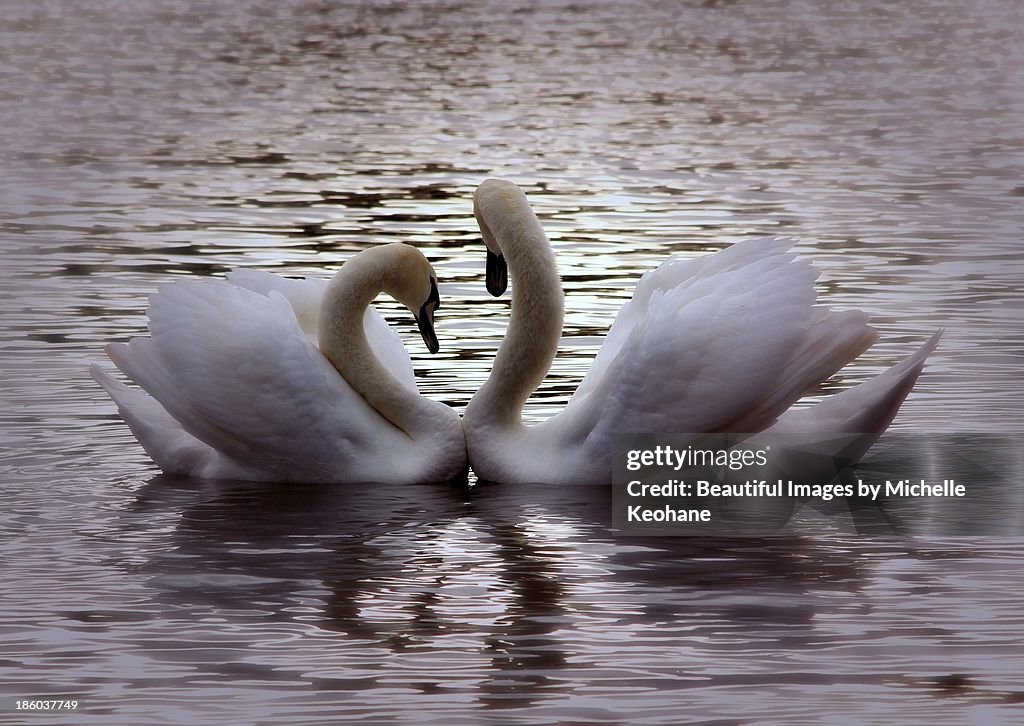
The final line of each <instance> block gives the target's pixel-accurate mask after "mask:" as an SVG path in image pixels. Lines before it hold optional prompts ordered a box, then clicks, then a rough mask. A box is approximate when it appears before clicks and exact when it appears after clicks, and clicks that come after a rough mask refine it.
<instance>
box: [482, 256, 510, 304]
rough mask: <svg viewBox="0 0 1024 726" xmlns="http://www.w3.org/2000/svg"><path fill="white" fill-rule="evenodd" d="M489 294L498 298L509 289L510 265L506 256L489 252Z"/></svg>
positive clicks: (487, 276) (487, 277) (487, 278)
mask: <svg viewBox="0 0 1024 726" xmlns="http://www.w3.org/2000/svg"><path fill="white" fill-rule="evenodd" d="M486 280H487V292H489V293H491V294H492V295H494V297H498V296H499V295H501V294H503V293H504V292H505V288H507V287H508V265H506V264H505V256H504V255H496V254H494V253H493V252H491V251H490V249H488V250H487V275H486Z"/></svg>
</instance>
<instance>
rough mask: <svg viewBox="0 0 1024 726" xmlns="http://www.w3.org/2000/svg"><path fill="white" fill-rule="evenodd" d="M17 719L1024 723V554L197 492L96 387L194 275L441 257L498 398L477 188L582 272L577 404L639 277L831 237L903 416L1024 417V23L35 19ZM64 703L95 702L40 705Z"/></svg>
mask: <svg viewBox="0 0 1024 726" xmlns="http://www.w3.org/2000/svg"><path fill="white" fill-rule="evenodd" d="M4 15H5V21H4V23H3V25H2V26H0V69H2V74H0V124H2V126H0V153H2V154H3V157H4V173H3V177H2V180H0V190H2V192H0V193H2V201H0V223H2V225H3V232H2V239H0V248H2V252H3V270H2V273H0V275H2V278H0V298H2V304H0V316H2V318H3V319H2V326H0V335H2V340H3V348H4V353H3V362H2V363H3V386H2V388H0V390H2V396H3V399H2V401H3V415H4V428H3V431H2V434H0V436H2V439H0V441H2V444H3V451H2V454H0V456H2V458H0V467H2V468H0V475H2V480H0V483H2V488H3V492H2V495H0V496H2V499H0V531H2V532H3V533H4V534H5V535H6V536H5V537H4V538H3V541H2V543H0V566H2V573H3V583H4V584H3V587H2V589H0V632H2V634H3V638H2V641H0V684H2V685H0V689H2V691H3V697H4V698H6V699H7V700H6V701H5V702H4V703H3V704H2V705H3V708H4V709H6V711H5V712H4V716H3V717H0V718H10V719H13V722H26V723H62V722H67V723H95V724H142V723H160V722H189V723H204V724H205V723H216V724H238V723H266V724H284V723H295V724H305V723H311V722H314V721H317V720H324V721H328V722H332V721H338V720H342V719H353V720H357V721H363V722H377V721H388V722H407V723H431V722H437V723H445V724H450V723H481V722H493V723H501V724H509V723H524V724H525V723H531V724H532V723H541V722H558V723H592V722H608V723H622V722H630V723H678V722H680V721H685V720H691V721H692V720H697V721H707V722H714V723H779V724H788V723H795V722H821V723H859V722H871V723H890V724H905V723H920V722H933V723H940V722H949V721H952V722H958V723H964V722H972V723H986V724H987V723H1000V722H1012V721H1016V722H1018V723H1019V722H1020V719H1021V718H1022V709H1024V676H1022V674H1024V639H1022V637H1021V632H1022V629H1024V615H1022V610H1024V607H1022V606H1024V595H1022V592H1024V542H1022V540H1021V539H1020V538H1014V539H1005V538H1004V539H985V538H971V539H964V538H961V539H920V538H919V539H909V540H908V539H899V540H895V539H890V540H885V539H871V538H857V537H854V536H849V535H846V534H841V533H835V534H820V535H813V536H798V535H794V536H790V537H787V538H776V539H761V540H750V539H747V540H722V539H718V540H712V539H706V538H676V539H649V538H632V539H625V538H620V537H615V536H613V535H612V534H611V533H610V532H609V531H608V521H609V517H610V502H609V493H608V491H607V488H603V487H602V488H597V489H594V490H583V489H574V490H572V491H561V490H557V489H553V488H544V487H523V488H517V489H514V488H510V487H500V486H479V487H476V488H474V489H473V490H471V491H470V492H469V493H466V492H464V491H462V490H460V489H457V488H454V487H451V488H449V487H416V488H414V489H409V488H403V487H373V488H371V489H368V490H363V489H359V488H355V487H312V486H311V487H287V488H286V487H279V486H268V485H251V484H237V483H235V484H231V483H225V482H203V481H181V480H168V479H164V478H162V477H161V476H159V472H157V471H156V470H155V468H154V467H153V466H152V464H151V463H150V462H149V461H148V459H147V458H146V456H145V454H144V453H143V452H142V450H141V448H140V447H139V446H138V445H137V444H136V443H135V442H134V440H133V439H132V437H131V435H130V433H129V432H128V430H127V427H126V426H124V424H123V423H121V422H120V420H119V419H118V418H117V416H116V414H115V413H114V408H113V405H112V404H111V403H110V402H109V401H108V400H107V399H106V398H105V397H104V395H103V393H102V392H101V391H100V390H99V389H98V387H96V386H95V385H94V384H93V383H92V382H91V380H89V379H88V377H87V375H86V372H85V366H86V364H87V363H88V362H89V361H96V360H100V359H101V358H102V351H101V345H102V343H104V342H105V341H110V340H127V339H128V338H130V337H132V336H135V335H139V334H141V333H143V332H144V330H145V308H146V298H147V295H149V294H150V293H152V292H153V291H154V290H155V289H156V287H157V286H158V285H159V284H161V283H163V282H166V281H168V280H172V279H177V278H181V277H183V276H202V275H220V274H223V273H224V272H225V271H226V270H229V269H232V268H235V267H244V266H251V267H257V268H261V269H269V270H273V271H275V272H279V273H283V274H289V275H319V276H327V275H330V274H331V272H332V271H333V270H334V269H336V268H337V266H338V265H339V264H340V263H341V262H343V261H344V260H345V259H347V258H348V257H350V256H351V255H352V254H354V253H355V252H357V251H358V250H360V249H363V248H365V247H366V246H368V245H372V244H377V243H380V242H384V241H394V240H403V241H407V242H411V243H414V244H416V245H418V246H419V247H420V248H421V249H423V250H424V252H425V253H426V254H427V255H428V257H430V259H431V260H432V262H433V263H434V266H435V268H436V269H437V271H438V274H439V277H440V278H441V282H442V284H441V295H442V305H443V306H442V309H441V310H440V312H439V314H438V320H437V330H438V336H439V338H440V342H441V346H442V351H441V353H440V354H438V355H437V356H429V355H428V354H426V352H425V351H424V350H423V348H422V345H421V344H420V343H419V341H418V336H417V335H416V334H415V332H414V330H413V328H412V326H411V325H409V324H408V321H407V317H408V314H407V313H405V312H404V311H400V310H398V309H397V306H396V305H395V304H393V303H391V302H387V301H382V303H381V308H382V309H383V311H384V312H385V313H386V315H387V316H388V319H389V320H390V321H391V322H392V323H393V324H395V325H397V326H399V328H400V330H401V331H402V333H403V335H404V336H405V338H406V340H407V341H408V342H409V345H410V348H412V351H413V357H414V362H415V365H416V369H417V374H418V376H419V381H420V385H421V390H422V391H423V392H424V393H425V394H427V395H429V396H432V397H434V398H436V399H438V400H442V401H445V402H447V403H450V404H451V405H452V406H454V407H456V408H457V409H461V408H462V407H463V406H464V405H465V403H466V402H467V401H468V399H469V397H470V396H471V395H472V394H473V392H474V391H475V390H476V389H477V387H478V386H479V384H480V383H481V382H482V381H483V380H484V378H485V377H486V375H487V372H488V370H489V367H490V363H491V360H492V357H493V352H494V350H495V348H496V346H497V343H498V341H499V340H500V338H501V336H502V334H503V330H504V325H505V322H506V320H507V316H508V304H509V302H508V300H507V299H500V300H495V299H492V298H490V297H489V296H488V295H487V294H486V293H485V292H484V288H483V263H484V259H483V258H484V255H483V247H482V245H481V244H480V242H479V235H478V232H477V231H476V226H475V224H474V221H473V219H472V214H471V195H472V192H473V189H474V188H475V187H476V185H477V184H479V183H480V182H481V181H482V180H483V179H485V178H487V177H490V176H499V177H503V178H507V179H511V180H514V181H516V182H518V183H520V184H521V185H522V186H523V187H524V188H525V189H526V190H527V193H528V194H529V196H530V199H531V201H532V202H533V204H534V206H535V208H536V209H537V211H538V213H539V214H540V216H541V218H542V221H543V223H544V225H545V227H546V229H547V230H548V233H549V235H550V237H551V239H552V242H553V243H554V245H555V247H556V251H557V253H558V259H559V264H560V266H561V271H562V274H563V277H564V280H565V287H566V293H567V302H566V307H567V317H566V329H565V339H564V341H563V346H562V351H561V353H560V355H559V358H558V359H557V360H556V363H555V366H554V368H553V370H552V374H551V375H550V376H549V378H548V380H547V381H546V382H545V385H544V386H543V388H542V389H541V390H540V391H539V393H538V394H537V396H536V397H535V398H534V400H533V401H532V402H531V404H530V407H529V409H528V412H527V413H528V416H529V417H530V418H531V419H534V420H537V419H542V418H544V417H545V416H546V415H548V414H549V413H550V412H552V411H555V410H558V408H559V407H560V406H561V405H563V404H564V402H565V401H566V400H567V398H568V396H569V395H570V393H571V391H572V390H573V388H574V387H575V385H576V382H578V380H579V379H580V378H581V376H582V374H583V372H584V371H585V370H586V367H587V365H588V361H589V360H590V358H591V357H592V356H593V354H594V351H595V350H596V348H597V346H598V345H599V344H600V341H601V337H602V336H603V334H604V332H605V330H606V329H607V327H608V325H609V324H610V322H611V319H612V317H613V315H614V313H615V311H616V310H617V308H618V306H619V305H620V304H621V303H622V301H623V300H624V299H626V298H627V297H628V296H629V294H630V291H631V289H632V286H633V285H634V283H635V280H636V279H637V277H638V276H639V274H640V273H641V272H642V271H643V270H646V269H648V268H650V267H652V266H654V265H656V264H658V262H659V261H660V260H661V259H663V258H664V257H665V256H666V255H668V254H671V253H682V254H693V255H697V254H702V253H705V252H708V251H713V250H716V249H720V248H722V247H723V246H724V245H727V244H729V243H732V242H735V241H738V240H740V239H744V238H747V237H753V236H760V235H765V234H787V235H793V236H795V237H796V238H798V239H799V240H800V244H799V251H800V252H801V254H803V255H805V256H807V257H808V258H810V259H811V260H812V261H813V263H814V264H815V265H816V266H817V267H818V268H819V269H820V270H821V271H822V275H821V279H820V281H819V283H820V284H819V289H820V295H821V297H822V298H823V299H824V300H825V301H827V302H828V303H829V304H831V305H833V306H836V307H854V308H860V309H863V310H866V311H869V312H870V313H871V314H872V316H873V321H874V324H875V325H876V327H877V328H878V329H879V330H880V331H881V334H882V340H881V342H880V343H879V344H878V345H877V346H876V347H875V348H873V349H872V350H871V351H870V352H869V353H867V354H866V355H865V356H864V357H863V358H862V359H860V360H859V361H858V362H857V363H855V364H853V365H852V366H851V367H849V368H848V369H847V370H845V371H844V372H843V373H842V374H841V375H840V376H838V377H837V378H836V380H834V381H832V382H830V383H828V384H826V385H825V386H823V387H822V390H821V391H817V392H816V394H821V393H826V392H828V391H829V390H834V389H837V388H843V387H846V386H848V385H851V384H854V383H857V382H859V381H861V380H865V379H867V378H868V377H870V376H872V375H874V374H875V373H877V372H878V371H880V370H882V369H883V368H885V367H886V366H888V365H891V364H892V363H893V362H894V361H896V360H897V359H899V358H900V357H901V356H902V355H904V354H905V353H906V352H908V351H909V350H911V349H912V348H913V347H915V346H916V345H918V344H919V343H920V342H922V341H923V340H924V339H925V338H926V337H927V336H928V335H929V334H930V333H931V332H932V331H934V330H935V329H936V328H940V327H942V328H945V330H946V332H945V336H944V338H943V340H942V344H941V347H940V348H939V350H938V351H937V352H936V353H935V354H934V355H933V357H932V358H931V360H930V361H929V364H928V368H927V371H926V373H925V375H924V376H923V377H922V379H921V381H920V382H919V384H918V386H917V388H916V390H915V392H914V394H913V395H912V396H911V398H910V399H909V400H908V401H907V403H906V405H905V406H904V408H903V410H902V412H901V413H900V415H899V417H898V418H897V419H896V422H895V424H894V430H896V431H899V432H904V433H911V432H912V433H919V434H927V433H949V432H994V433H999V434H1009V433H1013V432H1019V431H1020V430H1021V429H1022V420H1021V414H1020V411H1021V408H1022V406H1024V380H1022V377H1021V362H1022V355H1024V333H1022V331H1024V325H1022V321H1024V293H1022V284H1021V283H1022V281H1024V263H1022V257H1021V243H1022V233H1024V122H1022V119H1024V42H1022V40H1024V39H1022V38H1021V34H1022V28H1024V5H1022V4H1020V3H1017V2H1015V1H1014V0H979V1H976V2H972V3H968V4H964V3H956V2H952V0H936V1H933V2H925V1H924V0H920V1H917V2H915V1H910V2H904V3H891V4H888V3H875V2H869V1H868V0H846V1H845V2H829V3H820V2H813V1H812V0H807V1H806V2H799V1H798V0H791V1H790V0H761V1H759V2H745V1H743V0H735V1H731V2H730V1H726V0H722V1H714V0H707V1H706V2H685V3H683V2H679V3H677V2H643V3H626V2H620V3H613V2H587V3H581V2H569V3H563V2H526V1H524V2H511V3H508V2H480V3H472V4H469V3H464V4H463V3H438V2H422V3H410V4H404V3H391V4H387V3H362V4H359V3H331V2H284V3H277V2H269V1H261V2H250V3H244V4H242V3H216V4H214V3H192V2H174V1H172V0H168V1H166V2H161V3H151V2H144V1H142V0H138V1H135V2H122V3H105V2H99V1H98V0H89V1H87V2H85V1H83V2H76V3H63V2H59V1H57V0H51V1H48V2H27V1H24V2H18V1H13V2H7V3H5V4H4ZM58 695H59V696H66V697H73V698H76V699H77V700H78V701H79V703H80V704H81V705H80V707H79V711H78V712H77V713H75V714H70V715H68V714H65V715H55V714H47V715H39V714H28V713H15V712H14V711H12V710H11V709H12V708H13V705H12V704H13V699H14V698H15V697H34V696H58Z"/></svg>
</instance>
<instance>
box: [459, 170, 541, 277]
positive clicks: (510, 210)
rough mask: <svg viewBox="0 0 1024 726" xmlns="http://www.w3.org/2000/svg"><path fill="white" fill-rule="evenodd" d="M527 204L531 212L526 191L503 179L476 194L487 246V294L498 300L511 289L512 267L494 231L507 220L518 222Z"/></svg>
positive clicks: (476, 210)
mask: <svg viewBox="0 0 1024 726" xmlns="http://www.w3.org/2000/svg"><path fill="white" fill-rule="evenodd" d="M523 205H526V208H527V209H529V203H528V202H527V201H526V195H525V194H523V190H522V189H520V188H519V187H517V186H516V185H515V184H513V183H512V182H507V181H503V180H501V179H488V180H486V181H485V182H484V183H483V184H481V185H480V186H478V187H477V188H476V191H475V192H473V216H474V217H476V222H477V224H478V225H479V226H480V234H481V235H482V236H483V238H484V244H485V245H486V246H487V274H486V276H485V281H486V283H487V292H489V293H491V295H493V296H494V297H498V296H499V295H502V294H503V293H504V292H505V290H506V288H507V287H508V265H507V264H506V262H505V255H504V254H503V253H502V249H501V245H500V244H499V243H498V238H497V237H496V236H495V234H494V232H493V231H492V228H493V227H495V226H497V225H499V224H500V223H501V222H502V221H503V220H506V219H514V218H515V214H516V212H517V211H520V213H521V210H522V208H523Z"/></svg>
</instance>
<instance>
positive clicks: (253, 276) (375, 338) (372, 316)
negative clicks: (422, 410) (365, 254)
mask: <svg viewBox="0 0 1024 726" xmlns="http://www.w3.org/2000/svg"><path fill="white" fill-rule="evenodd" d="M228 280H229V281H230V282H232V283H234V284H235V285H237V286H238V287H242V288H245V289H246V290H252V291H253V292H257V293H259V294H261V295H264V296H269V295H270V293H271V292H277V293H280V294H281V295H283V296H284V298H285V299H286V300H287V301H288V304H289V305H291V307H292V311H293V312H294V313H295V319H296V320H297V321H298V324H299V327H300V328H302V332H303V333H305V334H306V335H307V336H308V337H309V338H310V340H312V341H313V342H314V343H316V340H317V327H318V325H319V319H320V301H321V299H322V298H323V296H324V291H325V290H326V289H327V284H328V281H327V280H324V279H320V278H316V277H303V278H290V277H281V276H280V275H275V274H273V273H271V272H266V271H265V270H253V269H249V268H240V269H238V270H233V271H231V272H229V273H228ZM363 326H364V327H365V328H366V339H367V340H368V341H369V343H370V348H371V349H372V350H373V352H374V354H375V355H376V356H377V358H378V359H379V360H380V362H381V363H382V364H383V365H384V368H385V369H387V371H388V372H389V373H390V374H391V375H393V376H394V377H395V378H397V379H398V381H399V383H401V384H402V385H403V386H405V387H406V388H408V389H410V390H412V391H415V390H417V389H416V377H415V374H414V373H413V367H412V360H411V359H410V358H409V352H408V350H406V347H405V344H404V343H402V338H401V337H400V336H399V335H398V333H397V332H396V331H395V330H394V329H393V328H392V327H391V326H390V325H388V324H387V321H386V320H384V317H383V316H382V315H381V314H380V313H379V312H377V311H376V310H375V309H374V308H373V307H372V306H370V307H368V308H367V309H366V317H365V318H363Z"/></svg>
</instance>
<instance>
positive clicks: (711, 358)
mask: <svg viewBox="0 0 1024 726" xmlns="http://www.w3.org/2000/svg"><path fill="white" fill-rule="evenodd" d="M792 245H793V242H792V241H790V240H786V239H778V238H762V239H756V240H750V241H747V242H741V243H738V244H736V245H733V246H732V247H730V248H727V249H725V250H722V251H721V252H719V253H717V254H715V255H707V256H704V257H701V258H698V259H695V260H684V259H680V258H670V259H669V260H667V261H666V262H665V263H663V264H662V265H661V266H660V267H658V268H657V269H656V270H653V271H651V272H650V273H648V274H646V275H645V276H644V277H643V278H642V279H641V281H640V282H639V283H638V285H637V289H636V291H635V293H634V295H633V297H632V299H631V300H630V301H629V302H627V303H626V305H625V306H623V309H622V310H621V311H620V313H619V315H618V317H617V318H616V321H615V323H614V324H613V326H612V329H611V331H610V332H609V335H608V339H607V341H606V344H605V346H604V347H602V349H601V351H600V352H599V353H598V356H597V358H596V359H595V361H594V366H593V368H592V369H591V371H590V372H589V373H588V375H587V377H586V379H585V380H584V383H583V384H582V385H581V386H580V390H579V391H578V392H577V394H576V395H575V396H574V397H573V399H572V401H570V404H569V406H568V407H567V408H566V410H565V411H564V412H563V414H562V416H565V417H566V419H565V420H564V422H563V424H562V426H564V427H566V428H567V429H570V430H574V431H575V434H576V435H577V436H579V435H580V434H581V433H583V432H587V433H586V436H587V438H588V439H590V440H593V441H595V442H597V443H602V442H605V441H606V440H607V436H608V435H610V434H612V433H616V432H704V431H720V430H733V431H736V430H739V429H737V428H736V426H737V425H739V424H741V423H742V424H744V425H758V426H759V427H761V428H763V427H764V425H767V423H770V422H771V421H774V418H775V416H777V415H778V414H779V413H780V412H781V411H782V410H785V408H786V407H788V406H789V405H790V404H791V403H792V402H793V400H795V399H796V398H797V397H799V396H800V395H801V394H802V393H803V392H804V390H805V389H806V387H807V386H809V385H813V382H815V381H816V380H819V379H820V378H822V377H827V375H829V374H831V373H832V372H834V370H836V369H838V368H839V367H841V366H842V365H843V364H844V363H846V362H847V360H848V357H847V355H848V353H849V351H850V350H858V352H859V349H860V346H861V345H862V343H863V340H862V338H865V335H864V333H863V331H864V330H865V329H867V328H866V326H865V325H864V322H863V317H862V316H860V315H859V314H856V315H855V316H843V315H840V316H839V318H836V317H831V318H830V317H829V316H836V315H839V314H833V313H828V311H824V312H816V311H815V309H814V307H813V305H814V300H815V292H814V287H813V283H814V280H815V279H816V277H817V274H816V273H815V272H814V270H813V269H812V268H811V267H810V265H809V264H807V263H806V262H805V261H803V260H799V259H797V258H796V256H795V255H794V254H793V253H791V252H790V251H789V249H790V247H791V246H792ZM840 319H841V320H842V322H843V325H841V326H839V327H840V328H844V329H846V330H847V331H848V333H845V334H843V335H839V336H838V338H839V339H842V340H844V341H845V340H846V339H847V338H850V339H856V340H855V341H853V342H850V341H847V343H849V344H848V345H846V347H845V348H843V349H842V350H834V349H832V348H830V347H829V346H823V347H824V348H828V349H829V352H827V353H823V354H816V355H814V356H807V355H804V356H803V357H800V356H797V355H796V353H797V352H798V351H804V352H806V351H807V350H808V349H810V348H813V347H814V346H812V345H811V342H812V341H814V340H815V339H819V338H820V339H822V340H826V339H827V340H832V339H833V338H836V337H837V336H835V335H834V334H831V333H827V332H826V331H827V330H831V327H830V326H828V325H824V322H825V321H829V322H836V321H838V320H840ZM867 330H870V329H867ZM812 331H813V332H812ZM867 337H870V336H867ZM809 360H810V362H808V361H809ZM826 371H827V372H826ZM752 430H757V429H752Z"/></svg>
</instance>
